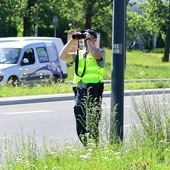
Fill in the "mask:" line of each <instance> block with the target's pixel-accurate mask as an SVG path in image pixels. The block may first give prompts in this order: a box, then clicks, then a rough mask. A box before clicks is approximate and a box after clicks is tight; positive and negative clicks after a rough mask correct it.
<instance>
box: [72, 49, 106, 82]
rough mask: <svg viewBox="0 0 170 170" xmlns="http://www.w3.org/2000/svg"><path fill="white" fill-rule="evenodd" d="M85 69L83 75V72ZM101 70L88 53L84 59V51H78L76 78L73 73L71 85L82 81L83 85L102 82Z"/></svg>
mask: <svg viewBox="0 0 170 170" xmlns="http://www.w3.org/2000/svg"><path fill="white" fill-rule="evenodd" d="M84 69H85V72H84V75H83V76H82V77H80V76H81V75H82V74H83V70H84ZM103 70H104V69H103V68H101V67H99V66H98V64H97V61H96V59H95V58H94V57H93V56H92V55H91V54H90V53H88V54H87V56H86V57H84V51H83V50H81V51H79V60H78V72H77V73H78V76H77V75H76V74H75V73H74V79H73V83H78V82H80V81H82V82H83V83H98V82H102V81H103Z"/></svg>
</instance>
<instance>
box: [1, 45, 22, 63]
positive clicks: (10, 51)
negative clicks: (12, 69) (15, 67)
mask: <svg viewBox="0 0 170 170" xmlns="http://www.w3.org/2000/svg"><path fill="white" fill-rule="evenodd" d="M20 50H21V49H20V48H0V64H16V63H17V62H18V58H19V54H20Z"/></svg>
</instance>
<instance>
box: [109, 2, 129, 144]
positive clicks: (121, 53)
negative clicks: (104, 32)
mask: <svg viewBox="0 0 170 170" xmlns="http://www.w3.org/2000/svg"><path fill="white" fill-rule="evenodd" d="M125 33H126V1H125V0H113V22H112V54H113V57H112V72H111V73H112V74H111V80H112V83H111V117H110V125H111V126H110V140H111V142H118V141H119V140H123V119H124V113H123V112H124V67H125V65H124V63H125V55H126V45H125ZM113 111H114V113H115V114H113Z"/></svg>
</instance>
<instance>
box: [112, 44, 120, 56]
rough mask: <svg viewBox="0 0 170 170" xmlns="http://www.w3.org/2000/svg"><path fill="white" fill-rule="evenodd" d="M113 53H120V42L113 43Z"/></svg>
mask: <svg viewBox="0 0 170 170" xmlns="http://www.w3.org/2000/svg"><path fill="white" fill-rule="evenodd" d="M113 54H122V44H113Z"/></svg>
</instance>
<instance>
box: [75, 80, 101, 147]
mask: <svg viewBox="0 0 170 170" xmlns="http://www.w3.org/2000/svg"><path fill="white" fill-rule="evenodd" d="M103 89H104V84H103V83H90V84H88V86H87V88H86V89H84V88H78V87H74V88H73V91H74V93H75V101H76V103H75V106H74V114H75V119H76V129H77V135H78V137H79V139H80V141H81V142H82V143H83V144H84V145H87V143H88V140H89V139H94V140H95V142H96V143H98V140H99V121H100V118H101V104H102V94H103Z"/></svg>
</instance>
